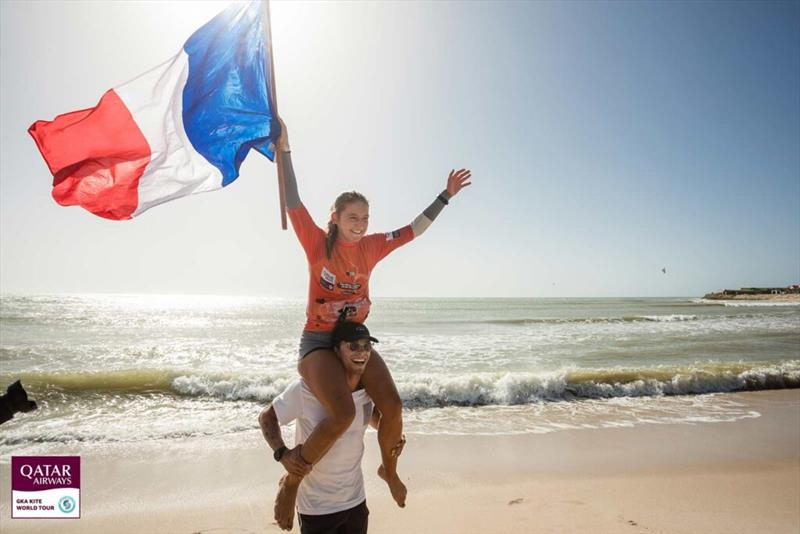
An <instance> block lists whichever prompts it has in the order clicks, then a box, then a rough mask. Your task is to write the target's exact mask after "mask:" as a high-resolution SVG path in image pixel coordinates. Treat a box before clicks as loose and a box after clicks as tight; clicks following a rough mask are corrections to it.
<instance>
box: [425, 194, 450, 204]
mask: <svg viewBox="0 0 800 534" xmlns="http://www.w3.org/2000/svg"><path fill="white" fill-rule="evenodd" d="M428 198H430V197H428ZM436 198H437V199H439V200H441V201H442V204H444V205H445V206H447V205H448V204H450V202H449V201H448V200H447V199H446V198H444V197H443V196H442V194H441V193H439V195H438V196H437V197H436Z"/></svg>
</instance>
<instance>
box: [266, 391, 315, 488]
mask: <svg viewBox="0 0 800 534" xmlns="http://www.w3.org/2000/svg"><path fill="white" fill-rule="evenodd" d="M258 424H259V426H260V427H261V434H262V435H263V436H264V439H265V440H266V441H267V443H268V444H269V446H270V448H271V449H272V450H273V451H276V450H278V449H280V448H281V447H285V446H286V444H285V443H284V441H283V435H282V434H281V425H280V423H279V422H278V414H276V413H275V409H274V408H273V407H272V405H271V404H270V405H269V406H268V407H267V408H264V409H263V410H261V413H260V414H259V415H258ZM300 447H302V444H301V445H298V446H296V447H295V448H294V449H289V450H287V451H286V452H285V453H284V454H283V456H282V457H281V465H283V467H284V468H285V469H286V471H287V472H289V473H291V474H293V475H295V476H299V477H304V476H306V475H307V474H309V473H310V472H311V467H312V466H311V464H309V463H306V461H305V460H303V457H302V456H300Z"/></svg>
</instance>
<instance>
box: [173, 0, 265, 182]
mask: <svg viewBox="0 0 800 534" xmlns="http://www.w3.org/2000/svg"><path fill="white" fill-rule="evenodd" d="M267 26H268V25H267ZM264 40H265V39H264V30H263V28H262V24H261V5H260V2H258V1H253V2H250V3H248V4H237V5H233V6H231V7H229V8H228V9H226V10H225V11H223V12H222V13H220V14H219V15H217V16H216V17H214V18H213V19H211V21H209V22H208V23H207V24H206V25H205V26H203V27H202V28H200V29H199V30H197V31H196V32H194V34H192V36H191V37H189V40H188V41H186V44H184V45H183V49H184V50H185V51H186V54H187V55H188V56H189V77H188V79H187V81H186V87H184V89H183V126H184V129H185V130H186V135H187V136H188V138H189V141H190V142H191V143H192V146H193V147H194V148H195V150H197V152H199V153H200V154H202V155H203V157H205V158H206V159H207V160H208V161H209V162H210V163H211V164H212V165H214V166H215V167H217V168H218V169H219V170H220V171H221V172H222V185H223V186H226V185H228V184H229V183H231V182H233V181H234V180H235V179H236V178H237V177H238V176H239V166H240V165H241V163H242V161H244V158H245V156H247V153H248V152H249V151H250V148H255V149H256V150H258V151H259V152H261V153H262V154H264V155H265V156H267V157H268V158H269V159H270V160H273V161H274V157H275V155H274V154H273V152H272V150H271V148H270V145H271V144H272V143H273V142H274V141H275V140H276V139H277V137H278V135H279V133H280V126H279V125H278V123H277V121H273V119H274V109H275V106H274V104H273V103H272V101H271V100H272V99H271V91H270V88H269V87H268V84H269V83H270V82H269V70H268V65H269V63H268V58H267V47H266V45H265V42H264Z"/></svg>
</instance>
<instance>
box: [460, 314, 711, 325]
mask: <svg viewBox="0 0 800 534" xmlns="http://www.w3.org/2000/svg"><path fill="white" fill-rule="evenodd" d="M698 319H699V317H698V316H697V315H685V314H668V315H630V316H622V317H563V318H555V317H554V318H528V319H489V320H486V321H463V322H464V323H483V324H497V325H529V324H607V323H642V322H676V321H695V320H698Z"/></svg>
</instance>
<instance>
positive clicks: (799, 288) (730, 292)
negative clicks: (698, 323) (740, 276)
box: [722, 284, 800, 296]
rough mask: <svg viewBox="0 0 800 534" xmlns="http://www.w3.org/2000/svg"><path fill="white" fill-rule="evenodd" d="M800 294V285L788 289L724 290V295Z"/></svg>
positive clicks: (744, 288) (750, 288)
mask: <svg viewBox="0 0 800 534" xmlns="http://www.w3.org/2000/svg"><path fill="white" fill-rule="evenodd" d="M793 293H800V284H793V285H791V286H788V287H743V288H741V289H723V290H722V295H725V296H736V295H790V294H793Z"/></svg>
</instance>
